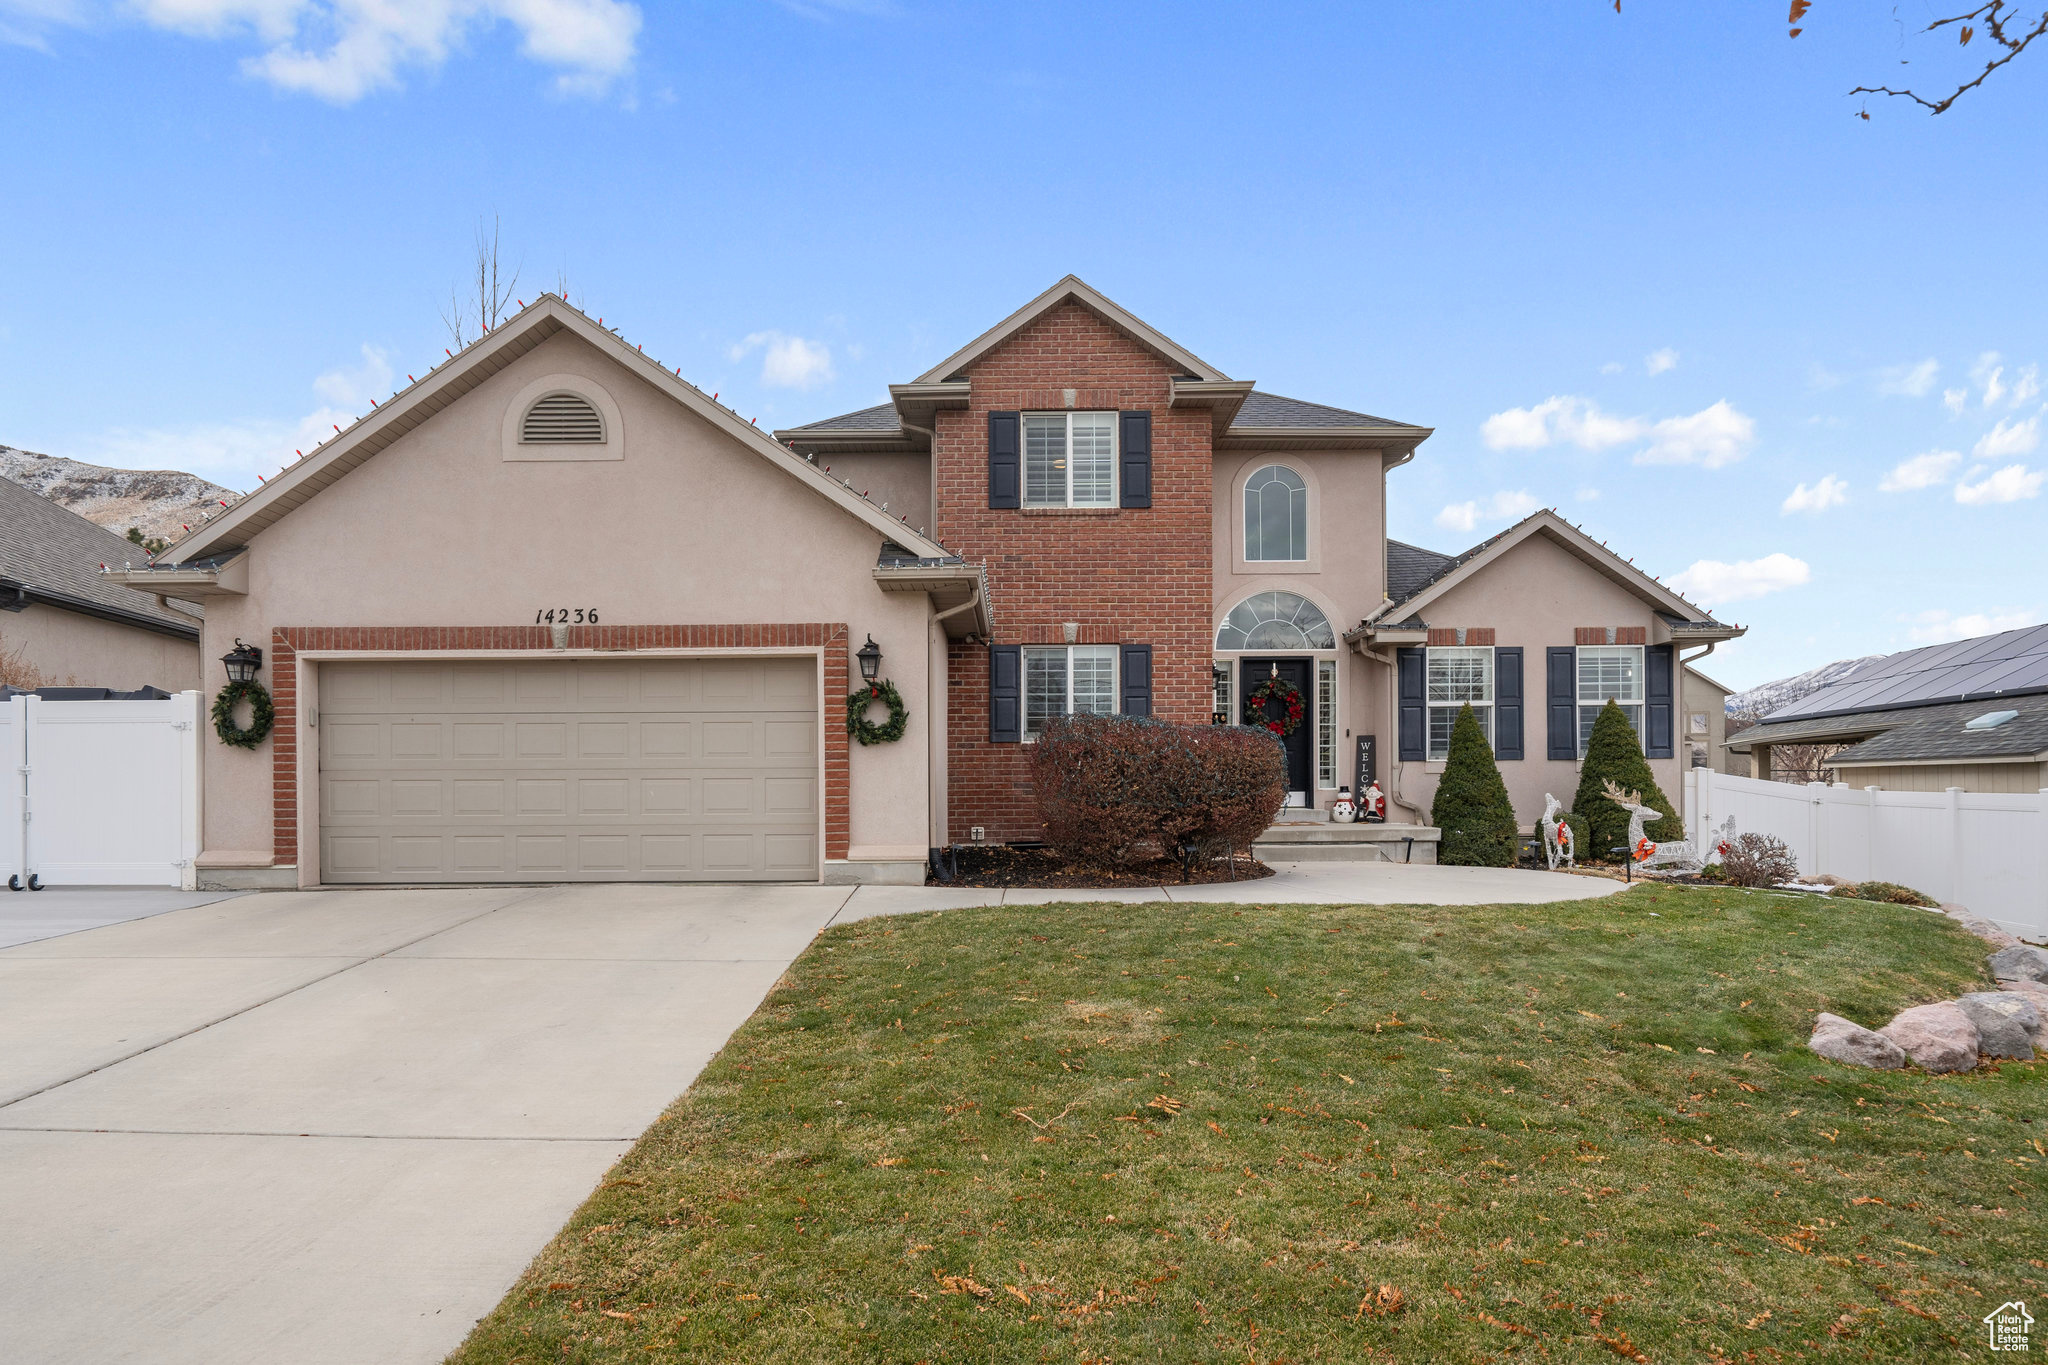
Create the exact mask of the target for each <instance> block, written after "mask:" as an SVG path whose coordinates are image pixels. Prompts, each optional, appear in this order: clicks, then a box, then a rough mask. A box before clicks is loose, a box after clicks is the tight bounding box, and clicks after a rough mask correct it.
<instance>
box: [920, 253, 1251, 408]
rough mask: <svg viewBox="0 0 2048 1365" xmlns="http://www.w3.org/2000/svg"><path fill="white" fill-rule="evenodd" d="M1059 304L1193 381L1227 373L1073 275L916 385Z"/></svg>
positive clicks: (947, 374)
mask: <svg viewBox="0 0 2048 1365" xmlns="http://www.w3.org/2000/svg"><path fill="white" fill-rule="evenodd" d="M1064 303H1078V304H1080V305H1081V306H1082V307H1083V308H1086V309H1087V310H1088V311H1089V312H1091V313H1093V314H1095V316H1097V317H1099V318H1101V319H1102V320H1103V321H1104V322H1107V323H1109V324H1110V325H1111V326H1113V327H1116V328H1117V329H1119V330H1120V331H1123V332H1125V333H1127V334H1128V335H1129V336H1130V337H1131V338H1132V339H1133V340H1135V341H1136V342H1137V343H1138V344H1139V345H1141V346H1143V347H1145V349H1147V350H1149V351H1151V352H1152V353H1153V354H1155V355H1157V356H1159V357H1160V358H1161V359H1162V360H1164V361H1166V362H1167V363H1168V364H1169V365H1172V366H1175V367H1176V372H1177V373H1183V374H1189V375H1193V376H1194V377H1195V378H1196V379H1228V378H1230V376H1229V375H1227V374H1225V373H1223V371H1221V370H1219V369H1217V368H1216V367H1215V366H1214V365H1211V364H1209V363H1208V362H1207V361H1206V360H1203V359H1202V358H1201V357H1199V356H1197V355H1196V354H1195V353H1194V352H1192V351H1190V350H1188V349H1187V348H1185V347H1183V346H1182V345H1181V344H1180V343H1179V342H1177V341H1175V340H1174V339H1173V338H1172V337H1169V336H1167V335H1166V334H1165V333H1164V332H1161V331H1159V330H1158V329H1157V328H1154V327H1153V326H1152V325H1151V324H1149V323H1146V322H1144V321H1141V320H1140V319H1139V318H1138V317H1137V316H1136V315H1134V314H1132V313H1128V312H1126V311H1125V310H1124V309H1123V308H1122V307H1121V306H1119V305H1118V304H1116V303H1114V302H1112V301H1111V300H1110V299H1108V298H1107V297H1105V296H1104V295H1102V294H1101V293H1099V292H1097V291H1096V290H1095V289H1094V288H1092V287H1091V286H1089V285H1088V284H1087V283H1086V282H1085V281H1084V280H1082V279H1081V277H1080V276H1078V275H1068V276H1065V277H1064V278H1062V279H1061V280H1060V281H1059V282H1058V283H1056V284H1054V285H1053V287H1052V288H1050V289H1048V290H1046V291H1045V292H1044V293H1043V294H1040V295H1039V296H1038V297H1037V298H1035V299H1033V300H1031V302H1029V303H1027V304H1025V305H1024V306H1023V307H1022V308H1019V309H1018V310H1017V311H1016V312H1014V313H1012V314H1010V316H1008V317H1006V318H1004V319H1003V320H1002V321H1001V322H999V323H997V324H996V325H995V326H993V327H991V328H989V329H988V330H987V331H986V332H983V333H982V334H981V335H980V336H978V337H976V338H975V339H974V340H972V341H970V342H968V343H967V344H966V345H965V346H962V347H961V348H960V349H959V350H957V351H955V352H953V354H951V355H949V356H947V357H946V358H945V359H944V360H942V361H940V362H939V363H938V364H936V365H934V366H932V367H931V368H930V369H929V370H926V371H925V372H924V373H923V374H921V375H919V376H918V377H917V382H918V383H920V384H937V383H940V382H942V381H944V380H948V379H951V378H952V377H953V376H954V375H956V374H958V373H960V371H962V370H964V369H966V368H967V367H968V366H969V365H972V364H973V363H974V362H975V361H977V360H979V359H981V358H982V357H983V356H985V355H987V354H988V353H989V352H990V351H993V350H994V349H995V348H996V347H998V346H1000V345H1002V344H1003V343H1004V342H1006V341H1008V340H1009V339H1010V338H1011V337H1013V336H1015V335H1016V334H1017V333H1019V332H1021V331H1023V330H1024V329H1025V328H1026V327H1029V326H1030V325H1031V324H1032V323H1034V322H1036V321H1038V319H1039V318H1041V317H1043V316H1045V315H1046V314H1047V313H1049V312H1051V311H1052V310H1053V309H1055V308H1058V307H1059V306H1060V305H1061V304H1064Z"/></svg>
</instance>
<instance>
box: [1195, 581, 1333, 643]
mask: <svg viewBox="0 0 2048 1365" xmlns="http://www.w3.org/2000/svg"><path fill="white" fill-rule="evenodd" d="M1336 647H1337V632H1336V631H1334V630H1332V629H1331V628H1330V618H1329V617H1327V616H1325V615H1323V613H1322V609H1321V608H1319V607H1318V606H1316V604H1315V603H1313V602H1311V601H1309V600H1308V599H1307V598H1306V597H1303V596H1301V595H1300V594H1299V593H1291V592H1255V593H1253V594H1252V595H1251V596H1250V597H1247V598H1245V599H1244V601H1242V602H1240V603H1238V604H1237V605H1236V606H1235V607H1233V608H1232V609H1231V612H1230V615H1229V616H1227V617H1225V618H1224V619H1223V625H1222V626H1221V627H1220V628H1218V630H1217V631H1216V648H1218V649H1335V648H1336Z"/></svg>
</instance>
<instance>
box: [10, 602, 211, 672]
mask: <svg viewBox="0 0 2048 1365" xmlns="http://www.w3.org/2000/svg"><path fill="white" fill-rule="evenodd" d="M135 600H136V601H137V602H143V601H146V600H148V599H146V598H144V597H141V596H140V595H138V596H137V597H136V599H135ZM193 624H194V625H197V624H198V622H197V621H196V620H195V621H194V622H193ZM230 643H232V641H231V642H230ZM218 652H219V653H226V652H227V651H226V649H225V648H223V649H222V650H220V651H218ZM0 654H5V655H7V656H9V657H10V658H18V659H19V660H20V661H21V662H22V663H23V664H26V665H27V666H28V667H30V668H33V669H34V670H35V671H36V672H38V673H40V674H41V675H42V677H43V679H44V680H45V681H46V682H47V683H49V684H51V685H57V686H66V687H111V688H114V689H116V690H118V691H122V692H132V691H134V690H135V689H136V688H139V687H145V686H148V687H161V688H162V689H163V690H164V691H166V692H185V691H189V690H191V689H192V688H195V687H198V686H199V685H200V674H201V669H200V665H199V658H200V655H199V645H198V644H197V643H196V642H194V641H188V640H180V639H178V638H176V637H175V636H171V635H164V634H161V633H159V632H157V631H153V630H142V629H139V628H137V627H134V626H124V625H120V624H118V623H116V622H113V621H108V620H105V619H103V618H101V617H98V616H87V615H85V614H83V613H81V612H75V611H66V610H64V609H63V608H62V607H52V606H46V605H44V604H43V603H40V602H38V603H33V604H31V605H29V606H27V607H24V608H23V609H22V610H20V611H15V612H0ZM221 681H222V682H225V681H226V679H225V677H223V678H222V679H221Z"/></svg>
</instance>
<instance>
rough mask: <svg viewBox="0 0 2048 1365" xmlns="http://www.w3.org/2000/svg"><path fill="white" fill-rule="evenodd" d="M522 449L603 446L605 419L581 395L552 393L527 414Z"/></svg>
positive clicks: (521, 427)
mask: <svg viewBox="0 0 2048 1365" xmlns="http://www.w3.org/2000/svg"><path fill="white" fill-rule="evenodd" d="M519 440H520V443H521V444H522V445H551V446H552V445H603V444H604V418H603V417H601V416H600V415H599V414H598V411H597V405H596V404H595V403H592V402H591V401H590V400H589V399H588V398H585V397H584V396H583V395H582V394H580V393H551V394H548V395H547V396H546V397H544V398H542V399H541V400H540V401H539V402H537V403H535V404H534V405H533V406H532V407H530V408H528V409H527V410H526V416H525V417H524V418H523V419H522V420H521V421H520V424H519Z"/></svg>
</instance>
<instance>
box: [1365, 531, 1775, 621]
mask: <svg viewBox="0 0 2048 1365" xmlns="http://www.w3.org/2000/svg"><path fill="white" fill-rule="evenodd" d="M1532 536H1543V537H1545V538H1546V539H1548V540H1550V541H1552V542H1553V543H1555V544H1557V545H1559V546H1561V547H1562V548H1563V549H1565V550H1566V551H1567V552H1569V553H1570V554H1572V555H1573V556H1575V557H1576V558H1578V559H1580V560H1582V561H1584V562H1585V563H1586V564H1587V565H1589V566H1590V567H1591V568H1593V569H1594V570H1595V571H1596V572H1598V573H1600V574H1603V575H1605V576H1606V577H1607V578H1609V579H1611V580H1613V581H1614V582H1615V583H1618V584H1619V585H1621V586H1622V587H1624V588H1626V589H1628V591H1630V592H1632V593H1634V594H1635V595H1636V596H1638V597H1640V598H1642V599H1643V600H1644V601H1646V602H1648V603H1649V604H1650V605H1651V606H1653V607H1655V608H1656V610H1657V612H1658V614H1659V615H1660V616H1662V617H1663V618H1664V620H1665V622H1666V623H1667V624H1668V625H1669V626H1670V627H1671V629H1672V631H1673V633H1674V634H1683V635H1688V636H1691V637H1693V638H1696V639H1705V638H1709V637H1711V638H1716V639H1730V638H1733V637H1734V636H1737V635H1740V634H1742V633H1743V631H1742V627H1740V626H1727V625H1723V624H1722V623H1721V622H1719V621H1716V620H1714V619H1713V618H1712V617H1711V616H1709V615H1708V614H1707V613H1706V612H1704V611H1702V610H1700V609H1699V608H1698V607H1696V606H1694V605H1693V604H1692V603H1690V602H1688V601H1686V600H1685V599H1684V598H1683V597H1680V596H1679V595H1678V594H1677V593H1675V592H1673V591H1672V590H1671V589H1670V588H1667V587H1665V586H1664V585H1663V584H1662V583H1660V582H1658V581H1657V580H1656V579H1655V578H1653V577H1651V576H1650V575H1649V574H1647V573H1645V572H1643V571H1642V570H1641V569H1638V568H1637V567H1636V566H1635V565H1634V564H1632V563H1630V562H1629V561H1627V560H1625V559H1623V558H1622V557H1621V556H1620V555H1618V554H1616V553H1615V552H1614V551H1612V550H1610V549H1608V548H1607V547H1606V546H1605V545H1603V544H1601V543H1600V542H1599V541H1597V540H1594V539H1593V538H1592V537H1591V536H1589V535H1587V534H1586V533H1585V532H1584V531H1582V530H1580V529H1579V528H1578V527H1576V526H1574V525H1572V524H1571V523H1570V522H1568V521H1566V520H1565V519H1564V518H1563V517H1560V516H1559V515H1558V514H1557V513H1556V512H1555V511H1553V510H1552V509H1550V508H1548V507H1545V508H1542V509H1540V510H1538V511H1535V512H1532V513H1530V514H1529V515H1528V516H1526V517H1524V518H1522V519H1521V520H1520V521H1518V522H1516V523H1515V524H1514V525H1513V526H1510V527H1508V528H1507V529H1506V530H1504V531H1501V532H1499V533H1498V534H1496V535H1492V536H1489V537H1487V538H1486V539H1485V540H1482V541H1480V542H1479V543H1478V544H1477V545H1474V546H1473V547H1472V548H1471V549H1469V550H1467V551H1465V552H1464V553H1463V554H1461V555H1458V556H1456V557H1455V558H1453V559H1452V560H1451V562H1450V563H1449V564H1442V563H1441V562H1440V561H1442V560H1443V559H1444V558H1445V557H1444V556H1442V555H1437V554H1434V553H1433V552H1432V551H1429V550H1418V549H1417V547H1415V546H1413V545H1402V546H1401V549H1402V550H1403V551H1404V552H1406V553H1405V554H1404V555H1403V556H1402V562H1403V567H1404V570H1405V571H1413V572H1427V573H1428V574H1429V576H1428V577H1427V578H1425V579H1424V580H1423V582H1422V583H1421V584H1420V585H1419V586H1416V587H1413V588H1412V589H1411V590H1410V591H1409V592H1407V594H1406V595H1405V596H1396V587H1395V584H1394V581H1393V562H1394V550H1393V547H1394V546H1395V545H1398V544H1400V542H1398V541H1388V542H1387V545H1388V584H1387V595H1388V596H1389V597H1390V598H1392V599H1393V600H1391V601H1390V602H1388V603H1387V604H1386V605H1385V606H1383V607H1381V608H1380V609H1379V610H1378V611H1376V612H1374V613H1373V614H1372V615H1371V616H1369V617H1367V618H1366V619H1365V621H1364V623H1363V624H1362V625H1361V627H1360V629H1361V630H1363V629H1367V628H1370V627H1373V626H1376V625H1384V626H1389V627H1390V626H1392V625H1393V623H1395V622H1405V621H1408V620H1411V619H1414V618H1416V617H1417V616H1418V614H1419V613H1420V612H1421V611H1422V609H1423V608H1425V607H1427V606H1428V605H1429V604H1430V603H1431V602H1434V601H1435V600H1436V599H1437V598H1439V597H1441V596H1443V594H1444V593H1446V592H1449V591H1450V590H1451V589H1452V588H1453V587H1455V586H1457V585H1458V584H1460V583H1462V582H1464V581H1466V580H1467V579H1469V578H1471V577H1472V576H1473V575H1474V574H1477V573H1480V572H1482V571H1484V570H1485V568H1486V566H1487V565H1489V564H1492V563H1493V562H1494V561H1496V560H1498V559H1499V558H1500V557H1501V556H1502V555H1505V554H1507V553H1509V552H1510V551H1512V550H1513V549H1514V548H1515V547H1516V546H1518V545H1520V544H1522V542H1524V541H1526V540H1528V539H1530V538H1531V537H1532ZM1431 560H1434V561H1439V562H1438V563H1431V562H1429V561H1431ZM1351 633H1352V634H1357V633H1358V632H1356V631H1354V632H1351Z"/></svg>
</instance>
